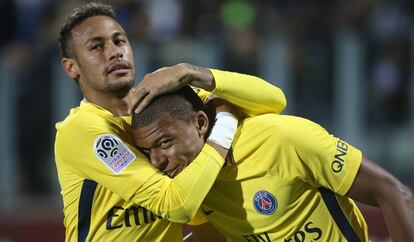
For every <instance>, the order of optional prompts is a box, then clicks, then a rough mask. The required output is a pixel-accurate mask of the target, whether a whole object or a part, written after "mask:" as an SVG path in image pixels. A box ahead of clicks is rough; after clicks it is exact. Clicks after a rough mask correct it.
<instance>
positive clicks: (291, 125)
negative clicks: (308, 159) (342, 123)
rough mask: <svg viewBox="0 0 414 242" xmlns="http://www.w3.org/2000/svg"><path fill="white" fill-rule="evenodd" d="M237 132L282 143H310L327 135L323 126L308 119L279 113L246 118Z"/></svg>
mask: <svg viewBox="0 0 414 242" xmlns="http://www.w3.org/2000/svg"><path fill="white" fill-rule="evenodd" d="M239 133H241V134H242V135H246V134H247V133H248V135H249V136H251V137H254V139H256V140H257V139H262V140H272V141H273V142H280V143H283V145H295V144H298V143H303V142H306V143H308V142H309V143H312V142H313V140H316V139H319V138H321V137H325V136H329V133H328V132H327V131H326V130H325V129H324V128H323V127H321V126H320V125H319V124H317V123H315V122H313V121H311V120H309V119H306V118H302V117H298V116H291V115H279V114H262V115H258V116H254V117H250V118H247V119H245V120H244V121H243V122H242V123H241V125H240V127H239ZM318 137H319V138H318Z"/></svg>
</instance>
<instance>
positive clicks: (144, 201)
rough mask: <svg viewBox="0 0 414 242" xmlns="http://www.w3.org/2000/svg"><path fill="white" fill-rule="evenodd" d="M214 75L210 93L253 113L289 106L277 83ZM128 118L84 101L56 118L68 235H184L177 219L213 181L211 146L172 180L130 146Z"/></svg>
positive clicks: (215, 160)
mask: <svg viewBox="0 0 414 242" xmlns="http://www.w3.org/2000/svg"><path fill="white" fill-rule="evenodd" d="M212 73H213V75H214V78H215V81H216V89H215V90H214V91H213V92H214V93H215V94H217V95H218V96H222V97H224V98H226V99H227V100H228V101H230V102H233V103H235V104H236V105H238V106H240V107H241V108H243V109H245V111H246V112H247V113H249V114H251V115H255V114H259V113H264V112H280V111H281V110H283V108H284V107H285V105H286V100H285V97H284V95H283V92H281V90H280V89H278V88H277V87H274V86H271V85H270V84H268V83H266V82H264V81H263V80H261V79H259V78H257V77H252V76H247V75H242V74H238V73H230V72H223V71H218V70H212ZM235 83H239V85H235ZM240 84H242V85H245V86H244V87H240ZM252 86H255V87H256V89H252V88H251V87H252ZM199 93H200V95H201V96H202V97H204V98H205V97H207V96H208V95H209V93H208V92H203V91H200V92H199ZM243 98H248V99H249V100H247V101H245V100H244V99H243ZM130 123H131V120H130V117H115V116H114V115H113V114H112V113H110V112H109V111H107V110H105V109H103V108H101V107H99V106H97V105H95V104H93V103H90V102H87V101H82V102H81V104H80V106H79V107H77V108H74V109H72V110H71V112H70V114H69V116H68V117H67V118H66V119H65V120H64V121H62V122H59V123H57V124H56V129H57V133H56V140H55V160H56V167H57V171H58V178H59V183H60V186H61V194H62V197H63V203H64V215H65V218H64V225H65V228H66V236H65V237H66V241H182V236H181V229H180V225H179V224H177V223H185V222H188V221H190V219H191V218H192V217H193V216H194V214H195V213H196V212H197V210H198V209H199V207H200V204H201V202H202V200H203V199H204V197H205V196H206V194H207V192H208V191H209V190H210V188H211V186H212V185H213V183H214V181H215V179H216V177H217V175H218V173H219V171H220V169H221V167H222V165H223V163H224V160H223V159H222V158H221V156H220V155H219V154H218V153H217V152H216V151H215V150H214V149H213V148H211V147H210V146H208V145H205V146H204V148H203V149H202V151H201V152H200V154H199V155H198V156H197V157H196V159H195V160H194V161H193V162H192V163H191V164H190V165H189V166H188V167H187V169H185V171H183V172H181V173H180V174H179V175H178V176H177V177H175V178H174V179H170V178H169V177H167V176H165V175H163V174H161V172H159V171H158V170H157V169H155V168H154V167H152V165H151V164H150V163H149V162H148V159H147V158H146V157H145V156H144V155H143V154H142V153H140V152H139V151H138V150H137V149H136V148H135V147H134V145H133V144H134V142H133V138H132V134H131V126H130ZM168 220H169V221H168ZM170 221H172V222H176V223H172V222H170Z"/></svg>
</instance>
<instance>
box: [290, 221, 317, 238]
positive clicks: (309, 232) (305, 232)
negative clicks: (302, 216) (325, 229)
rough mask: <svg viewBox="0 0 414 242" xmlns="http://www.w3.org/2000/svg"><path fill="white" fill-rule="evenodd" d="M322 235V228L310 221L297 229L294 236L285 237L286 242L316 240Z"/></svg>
mask: <svg viewBox="0 0 414 242" xmlns="http://www.w3.org/2000/svg"><path fill="white" fill-rule="evenodd" d="M321 237H322V230H321V229H320V228H318V227H317V226H315V224H314V223H313V222H308V223H306V224H305V226H304V227H303V228H302V229H300V230H298V231H296V232H295V233H294V234H293V236H292V237H289V238H287V239H285V242H305V241H316V240H319V239H320V238H321Z"/></svg>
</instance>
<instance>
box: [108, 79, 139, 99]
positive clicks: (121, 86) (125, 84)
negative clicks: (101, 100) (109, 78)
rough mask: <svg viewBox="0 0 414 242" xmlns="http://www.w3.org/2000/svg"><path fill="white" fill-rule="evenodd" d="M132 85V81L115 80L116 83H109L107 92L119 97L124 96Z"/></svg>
mask: <svg viewBox="0 0 414 242" xmlns="http://www.w3.org/2000/svg"><path fill="white" fill-rule="evenodd" d="M133 85H134V80H133V79H129V80H117V82H116V83H110V84H109V85H108V90H110V91H111V92H113V93H118V94H119V95H121V96H125V95H126V94H128V92H129V90H131V88H132V86H133Z"/></svg>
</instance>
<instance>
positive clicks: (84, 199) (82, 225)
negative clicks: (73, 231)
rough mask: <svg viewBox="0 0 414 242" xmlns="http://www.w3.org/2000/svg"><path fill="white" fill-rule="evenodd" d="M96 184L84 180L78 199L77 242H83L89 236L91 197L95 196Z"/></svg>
mask: <svg viewBox="0 0 414 242" xmlns="http://www.w3.org/2000/svg"><path fill="white" fill-rule="evenodd" d="M96 186H97V183H96V182H94V181H91V180H84V181H83V185H82V191H81V194H80V199H79V208H78V209H79V210H78V241H79V242H84V241H86V238H87V237H88V234H89V228H90V225H91V224H90V223H91V214H92V206H93V197H94V196H95V190H96Z"/></svg>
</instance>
